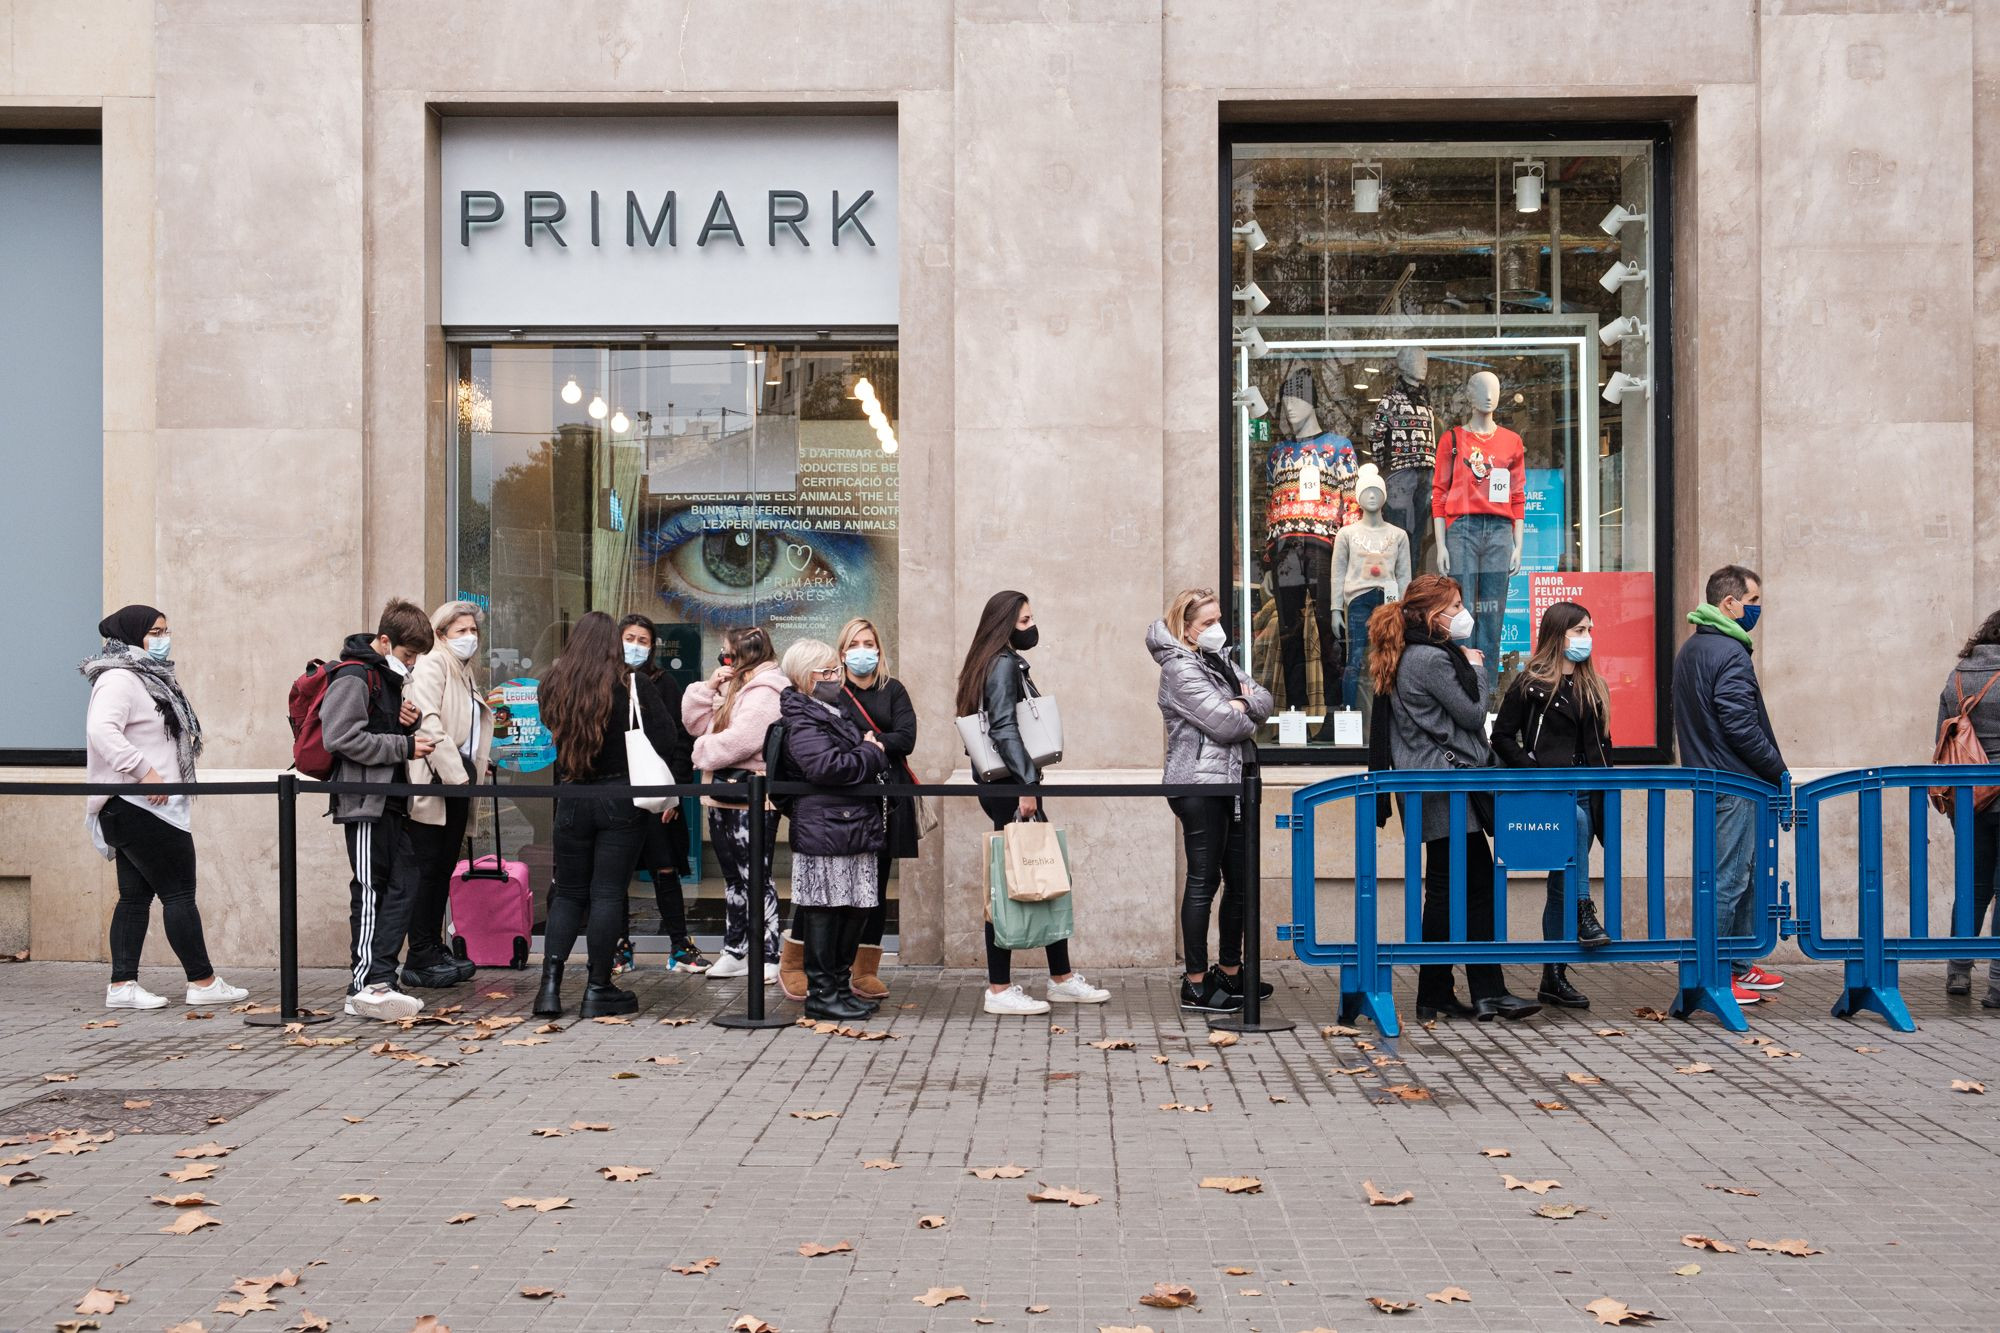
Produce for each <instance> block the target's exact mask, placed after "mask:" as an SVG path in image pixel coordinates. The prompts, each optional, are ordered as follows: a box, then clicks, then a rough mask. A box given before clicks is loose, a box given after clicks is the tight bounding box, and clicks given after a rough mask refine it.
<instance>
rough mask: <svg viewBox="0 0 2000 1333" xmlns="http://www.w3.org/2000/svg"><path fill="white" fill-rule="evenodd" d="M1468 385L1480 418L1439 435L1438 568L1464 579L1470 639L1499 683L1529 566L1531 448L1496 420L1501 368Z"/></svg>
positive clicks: (1434, 507)
mask: <svg viewBox="0 0 2000 1333" xmlns="http://www.w3.org/2000/svg"><path fill="white" fill-rule="evenodd" d="M1466 392H1467V394H1468V396H1469V397H1470V399H1471V402H1472V419H1471V420H1470V421H1467V422H1466V423H1465V424H1464V425H1462V426H1454V427H1453V428H1452V429H1451V430H1450V431H1449V432H1447V433H1446V435H1445V437H1444V438H1443V439H1441V440H1439V441H1438V460H1437V469H1436V476H1435V479H1434V480H1433V481H1432V483H1431V512H1432V514H1433V515H1434V516H1435V517H1434V518H1433V519H1432V522H1433V524H1434V525H1435V528H1436V534H1437V544H1438V572H1439V573H1441V574H1446V575H1448V576H1450V577H1451V578H1454V579H1457V580H1458V586H1459V588H1460V589H1461V590H1462V591H1463V592H1464V594H1465V604H1466V606H1467V607H1469V608H1470V609H1471V611H1472V641H1471V644H1470V646H1471V647H1472V648H1473V649H1475V650H1477V651H1478V652H1479V653H1481V654H1483V660H1484V661H1485V662H1486V663H1487V670H1488V672H1489V673H1490V675H1489V679H1492V680H1494V681H1495V682H1496V683H1497V681H1498V678H1499V674H1500V673H1499V667H1500V662H1499V659H1500V622H1501V621H1502V620H1503V619H1504V618H1505V617H1506V614H1507V581H1508V580H1509V579H1510V578H1512V577H1513V575H1514V574H1515V572H1516V571H1518V570H1519V569H1520V568H1521V534H1522V530H1523V524H1524V520H1525V519H1526V516H1527V490H1526V487H1525V486H1524V485H1523V483H1524V482H1525V480H1526V478H1525V477H1524V476H1523V473H1522V466H1523V464H1524V462H1525V461H1526V451H1525V450H1524V449H1523V447H1522V444H1521V437H1520V436H1519V435H1516V434H1515V433H1514V432H1513V431H1511V430H1508V429H1507V428H1506V427H1505V426H1502V425H1499V424H1498V423H1496V422H1495V421H1494V420H1493V412H1494V409H1495V408H1497V407H1499V406H1500V377H1499V376H1498V375H1495V374H1494V373H1493V372H1492V371H1490V370H1482V371H1479V372H1478V373H1477V374H1475V375H1473V377H1472V379H1471V381H1470V382H1468V383H1467V385H1466Z"/></svg>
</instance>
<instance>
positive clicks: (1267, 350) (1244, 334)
mask: <svg viewBox="0 0 2000 1333" xmlns="http://www.w3.org/2000/svg"><path fill="white" fill-rule="evenodd" d="M1236 345H1237V346H1238V347H1241V348H1242V349H1244V350H1245V351H1247V352H1248V353H1250V355H1252V356H1269V355H1270V354H1271V344H1269V343H1267V342H1265V341H1264V335H1263V333H1261V332H1260V331H1259V330H1258V328H1257V326H1256V325H1255V324H1245V325H1244V326H1243V327H1242V328H1240V329H1238V330H1236Z"/></svg>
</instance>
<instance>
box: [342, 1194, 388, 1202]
mask: <svg viewBox="0 0 2000 1333" xmlns="http://www.w3.org/2000/svg"><path fill="white" fill-rule="evenodd" d="M381 1197H382V1196H381V1195H379V1194H343V1195H341V1196H340V1201H341V1202H342V1203H375V1202H376V1201H378V1200H379V1199H381Z"/></svg>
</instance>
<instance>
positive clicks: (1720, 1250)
mask: <svg viewBox="0 0 2000 1333" xmlns="http://www.w3.org/2000/svg"><path fill="white" fill-rule="evenodd" d="M1681 1244H1683V1245H1685V1246H1687V1247H1688V1248H1689V1249H1690V1250H1714V1251H1715V1252H1716V1253H1717V1254H1735V1253H1736V1252H1737V1250H1736V1247H1735V1246H1734V1245H1731V1244H1730V1243H1729V1242H1728V1241H1726V1240H1717V1239H1716V1238H1715V1237H1713V1236H1702V1235H1697V1234H1689V1235H1686V1236H1682V1237H1681Z"/></svg>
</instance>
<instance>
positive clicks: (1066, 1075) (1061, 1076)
mask: <svg viewBox="0 0 2000 1333" xmlns="http://www.w3.org/2000/svg"><path fill="white" fill-rule="evenodd" d="M1044 1077H1045V1078H1046V1079H1047V1080H1048V1081H1049V1082H1051V1083H1061V1082H1063V1081H1064V1080H1065V1079H1072V1078H1075V1077H1076V1071H1074V1070H1066V1069H1059V1070H1055V1071H1053V1072H1051V1073H1049V1074H1046V1075H1044Z"/></svg>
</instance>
